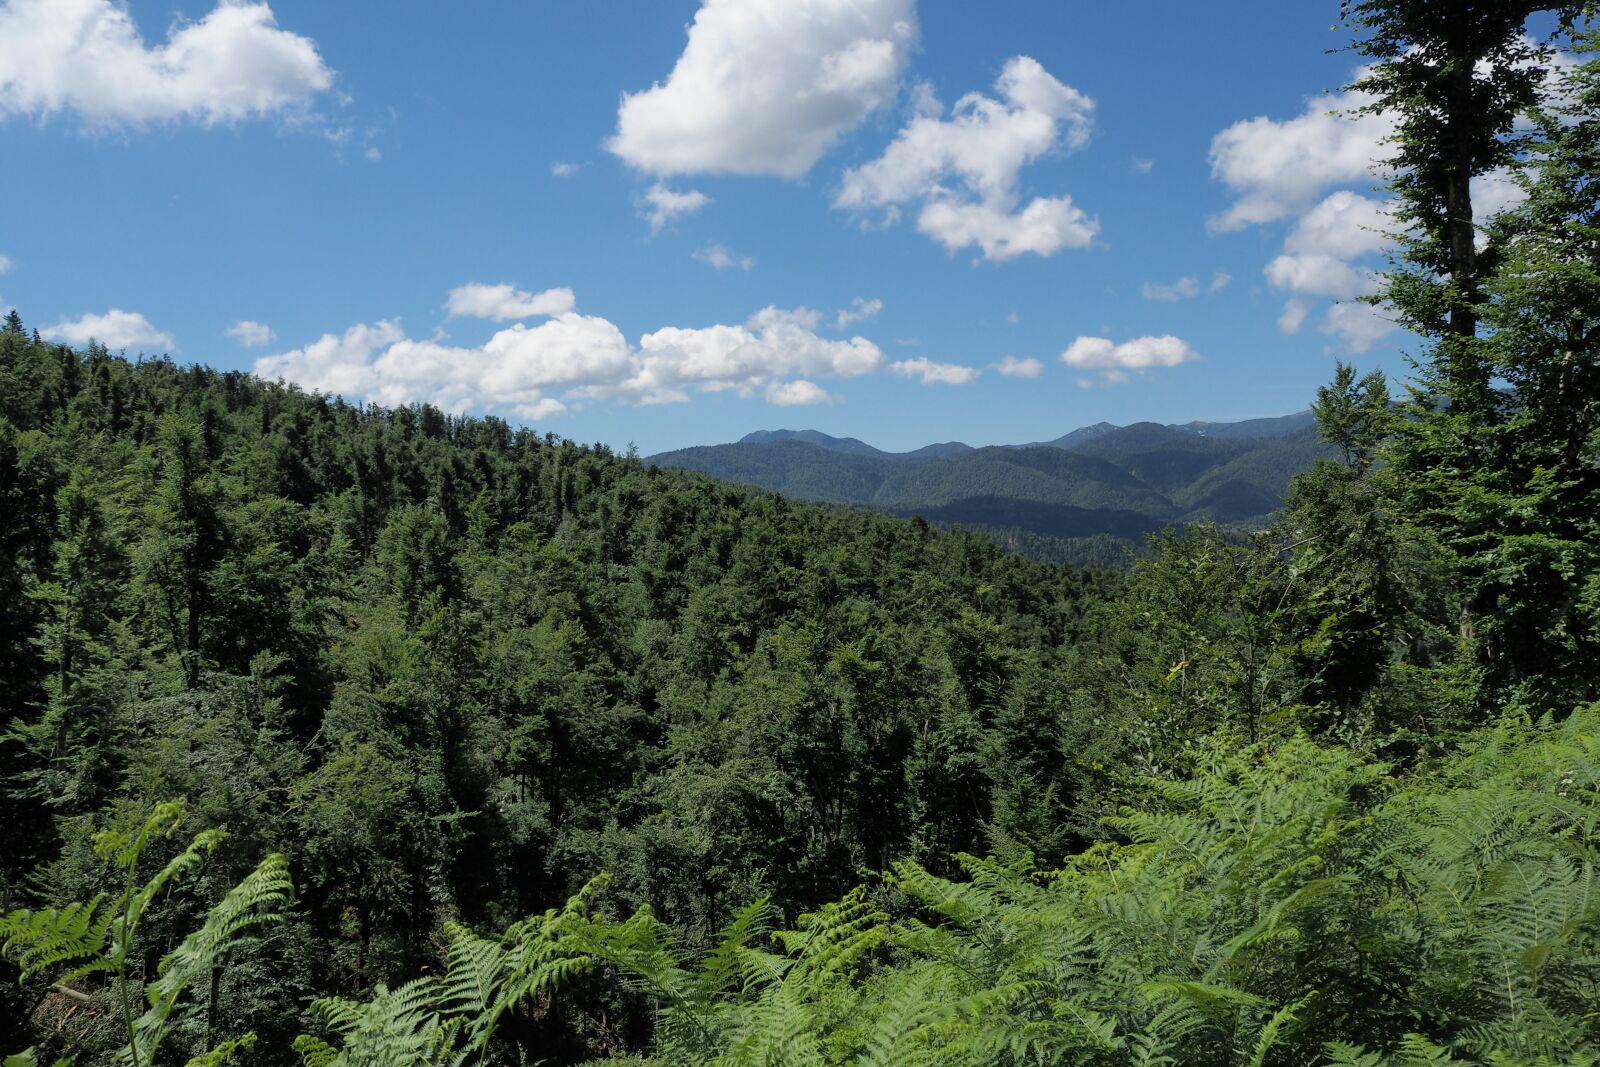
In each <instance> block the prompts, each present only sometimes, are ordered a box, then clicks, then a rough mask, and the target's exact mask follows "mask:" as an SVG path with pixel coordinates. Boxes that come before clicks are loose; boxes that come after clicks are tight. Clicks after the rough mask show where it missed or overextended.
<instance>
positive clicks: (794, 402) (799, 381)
mask: <svg viewBox="0 0 1600 1067" xmlns="http://www.w3.org/2000/svg"><path fill="white" fill-rule="evenodd" d="M831 399H833V398H832V397H830V396H829V395H828V393H827V391H826V390H824V389H823V388H822V386H820V385H818V384H817V383H816V382H808V381H806V380H805V379H804V378H796V379H795V380H794V381H792V382H774V383H773V384H772V385H769V386H768V387H767V403H769V404H776V405H778V406H779V407H785V408H789V407H799V406H801V405H804V404H825V403H827V402H828V401H829V400H831Z"/></svg>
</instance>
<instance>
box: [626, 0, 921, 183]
mask: <svg viewBox="0 0 1600 1067" xmlns="http://www.w3.org/2000/svg"><path fill="white" fill-rule="evenodd" d="M916 40H917V25H916V13H915V4H914V0H705V2H704V3H703V4H702V5H701V7H700V10H699V11H698V12H697V13H696V14H695V18H694V22H693V24H692V25H691V26H690V27H689V40H688V43H687V44H686V45H685V47H684V50H683V53H682V55H680V56H679V57H678V61H677V64H676V65H675V66H674V67H673V68H672V72H671V73H670V74H669V75H668V76H667V80H666V81H665V82H657V83H656V84H655V85H653V86H651V87H650V88H649V89H645V90H643V91H641V92H637V93H629V94H627V95H625V96H624V97H623V100H622V105H621V107H620V108H619V109H618V111H617V132H616V135H615V136H613V137H612V138H611V139H610V140H609V141H608V142H607V145H606V147H607V148H609V149H610V150H611V151H612V152H614V153H616V154H617V155H618V156H620V157H621V158H622V159H623V160H625V161H626V162H628V163H629V164H631V165H632V166H634V167H637V168H639V169H640V170H644V171H648V172H650V173H652V174H660V175H675V174H696V173H710V172H720V173H729V174H773V175H778V176H781V177H786V178H797V177H799V176H801V175H802V174H804V173H806V171H808V170H810V169H811V166H812V164H814V163H815V162H816V161H817V160H818V159H819V158H821V156H822V155H823V153H825V152H826V151H828V149H829V148H831V147H832V146H833V144H834V143H835V142H836V141H837V140H838V138H839V137H840V136H841V135H842V134H844V133H845V132H846V131H848V130H850V129H852V128H853V127H855V126H856V125H857V124H858V123H860V122H861V120H862V119H864V118H866V117H867V115H869V114H871V113H872V112H873V111H875V110H876V109H878V108H880V107H882V106H884V105H885V104H887V103H889V102H890V101H892V100H893V99H894V98H895V95H896V93H897V92H898V90H899V85H900V75H901V72H902V71H903V70H904V68H905V64H906V60H907V57H908V56H909V54H910V51H911V49H912V47H913V46H914V45H915V44H916Z"/></svg>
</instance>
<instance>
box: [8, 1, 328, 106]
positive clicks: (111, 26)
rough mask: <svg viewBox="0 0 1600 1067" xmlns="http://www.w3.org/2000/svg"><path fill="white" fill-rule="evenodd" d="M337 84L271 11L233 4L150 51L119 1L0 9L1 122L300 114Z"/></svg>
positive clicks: (180, 25) (178, 29)
mask: <svg viewBox="0 0 1600 1067" xmlns="http://www.w3.org/2000/svg"><path fill="white" fill-rule="evenodd" d="M332 84H333V72H332V71H331V70H329V69H328V67H327V65H326V64H325V63H324V62H323V60H322V56H321V55H320V54H319V53H318V51H317V46H316V43H315V42H314V41H312V40H311V39H309V38H307V37H302V36H300V35H298V34H295V33H291V32H289V31H287V30H283V29H280V28H279V27H278V24H277V20H276V18H275V17H274V16H273V13H272V9H271V7H270V6H269V5H267V4H265V3H248V2H241V0H224V2H222V3H219V4H218V5H217V6H216V7H215V8H214V9H213V10H212V11H211V12H210V14H208V15H206V16H205V17H204V18H203V19H201V20H200V21H198V22H182V21H179V22H175V23H174V24H173V25H172V27H171V29H170V30H169V31H168V34H167V40H166V43H165V44H163V45H160V46H158V47H150V46H148V45H146V44H145V42H144V40H143V39H142V38H141V37H140V34H139V29H138V27H137V26H136V25H135V24H134V21H133V19H132V17H131V16H130V15H129V14H128V12H127V11H126V10H125V9H124V7H123V6H122V5H121V4H116V3H113V2H112V0H8V2H7V3H4V4H0V118H3V117H5V116H8V115H34V116H48V115H53V114H56V113H58V112H64V111H73V112H76V113H77V114H78V115H79V116H81V117H82V119H83V120H84V122H85V124H86V125H88V126H90V127H95V128H98V127H114V126H124V125H126V126H139V125H143V124H146V123H150V122H163V121H173V120H179V119H190V120H193V121H197V122H201V123H204V124H206V125H212V124H216V123H231V122H238V121H240V120H243V119H248V118H259V117H264V116H270V115H279V114H293V113H295V112H303V111H304V110H305V109H307V108H308V107H309V106H310V104H311V102H312V101H313V100H314V99H315V98H316V96H317V95H318V94H320V93H322V92H324V91H325V90H327V89H328V88H329V87H331V86H332Z"/></svg>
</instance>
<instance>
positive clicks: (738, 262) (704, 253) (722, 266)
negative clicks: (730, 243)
mask: <svg viewBox="0 0 1600 1067" xmlns="http://www.w3.org/2000/svg"><path fill="white" fill-rule="evenodd" d="M694 258H695V259H698V260H699V261H700V262H702V263H704V264H706V265H707V266H708V267H710V268H711V269H712V270H729V269H731V268H734V267H737V268H738V269H739V270H749V269H750V268H752V267H754V266H755V265H756V261H755V257H754V256H741V255H739V254H738V253H737V252H735V251H734V250H733V249H731V248H729V247H727V246H726V245H717V244H711V245H706V246H705V247H704V248H697V249H695V253H694Z"/></svg>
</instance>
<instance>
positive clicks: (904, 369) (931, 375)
mask: <svg viewBox="0 0 1600 1067" xmlns="http://www.w3.org/2000/svg"><path fill="white" fill-rule="evenodd" d="M889 369H890V370H891V371H893V372H894V373H896V374H898V375H900V376H901V377H903V378H920V379H921V380H922V384H923V385H966V384H967V383H968V382H970V381H972V380H973V379H974V378H976V377H977V376H978V370H977V368H975V367H963V366H961V365H960V364H959V363H936V362H934V361H933V360H931V359H929V358H928V357H927V356H918V357H917V358H916V359H902V360H900V361H899V362H897V363H891V364H889Z"/></svg>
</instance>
